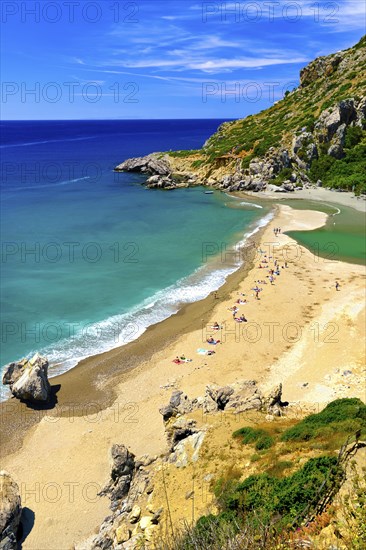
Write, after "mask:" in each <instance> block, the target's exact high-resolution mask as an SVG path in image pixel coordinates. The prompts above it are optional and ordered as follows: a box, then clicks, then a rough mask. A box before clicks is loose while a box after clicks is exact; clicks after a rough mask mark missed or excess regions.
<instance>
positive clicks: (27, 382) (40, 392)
mask: <svg viewBox="0 0 366 550" xmlns="http://www.w3.org/2000/svg"><path fill="white" fill-rule="evenodd" d="M3 384H4V385H9V386H10V391H11V393H12V394H13V395H14V397H17V398H18V399H21V400H23V401H29V402H31V403H38V402H47V401H49V400H50V397H51V386H50V383H49V381H48V360H47V359H45V358H44V357H41V356H40V355H39V354H38V353H36V354H35V355H34V356H33V357H32V358H31V359H29V360H28V359H22V360H21V361H19V362H16V363H10V364H9V365H8V366H7V367H6V369H5V372H4V375H3Z"/></svg>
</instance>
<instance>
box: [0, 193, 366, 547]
mask: <svg viewBox="0 0 366 550" xmlns="http://www.w3.org/2000/svg"><path fill="white" fill-rule="evenodd" d="M319 191H321V190H319ZM304 193H306V192H305V191H304ZM333 195H334V197H337V196H343V194H340V193H337V194H336V193H332V197H333ZM286 198H287V196H286ZM294 198H300V197H299V195H298V194H296V196H295V197H294ZM306 198H311V197H306ZM321 200H323V198H322V199H321ZM324 200H325V197H324ZM326 200H328V201H330V200H332V202H336V201H335V200H334V199H330V198H328V199H326ZM355 200H357V199H355ZM357 203H360V205H363V207H364V206H365V202H364V201H357ZM276 209H277V211H276V215H275V217H274V219H273V220H272V221H271V222H270V223H269V225H268V226H266V227H265V229H264V230H262V231H261V232H260V233H258V234H257V235H256V236H255V237H254V240H255V241H256V247H255V249H252V250H251V251H250V252H249V253H248V259H247V262H246V265H245V266H243V267H242V268H241V269H239V270H238V271H237V272H236V273H234V274H233V275H232V276H231V277H229V279H228V281H227V283H226V284H225V285H224V286H223V287H222V288H221V289H220V290H219V291H218V296H217V299H216V298H215V296H214V294H211V295H210V296H209V297H208V298H206V299H205V300H203V301H201V302H197V303H195V304H191V305H189V306H187V307H186V308H184V309H183V310H182V311H180V312H179V313H178V314H177V315H175V316H173V317H172V318H170V319H168V320H167V321H164V322H162V323H160V324H159V325H156V326H154V327H151V328H150V329H149V330H148V331H147V332H146V333H145V334H144V335H143V336H142V337H140V338H139V339H138V340H137V341H135V342H133V343H131V344H129V345H127V346H125V347H123V348H118V349H115V350H112V351H111V352H108V353H105V354H102V355H99V356H96V357H91V358H89V359H87V360H85V361H83V362H82V363H80V364H79V365H78V366H77V367H76V368H75V369H73V370H72V371H69V372H68V373H65V374H64V375H62V376H59V377H56V378H53V379H52V384H53V385H56V386H58V385H59V386H60V388H59V390H58V392H57V404H56V406H55V408H54V409H52V410H48V411H34V410H32V409H28V408H27V407H26V406H24V405H23V404H20V403H17V402H15V400H11V401H8V402H7V403H4V404H2V405H1V406H0V411H1V425H0V434H1V440H2V451H1V468H2V469H6V470H8V471H9V472H10V473H11V474H12V476H13V477H14V478H15V480H16V481H17V482H18V484H19V486H20V489H21V495H22V504H23V506H24V507H26V508H27V509H28V510H26V517H27V521H28V523H29V534H28V533H26V535H27V536H26V538H25V541H24V543H23V548H24V549H27V550H40V549H42V550H43V549H44V550H46V549H57V550H64V549H65V550H67V549H70V548H72V547H73V545H74V544H75V543H77V542H78V541H81V540H83V539H85V538H86V537H88V536H89V535H90V534H92V533H93V532H94V531H95V529H96V528H97V527H98V526H99V525H100V523H101V522H102V520H103V518H104V517H105V516H107V515H108V511H109V508H108V505H109V501H108V499H107V498H105V497H103V498H100V497H97V496H96V493H97V492H98V491H99V490H100V489H101V488H102V487H103V486H104V484H105V483H106V482H107V480H108V476H109V464H108V451H109V449H110V447H111V445H112V444H113V443H124V444H125V445H127V446H128V447H129V448H130V449H131V450H132V451H133V452H134V453H135V454H136V455H142V454H146V453H147V454H150V455H159V454H160V453H162V452H163V451H164V450H165V448H166V441H165V435H164V427H163V421H162V417H161V415H160V413H159V408H160V407H161V406H162V405H164V404H166V403H167V402H168V400H169V397H170V394H171V392H172V389H181V390H183V391H184V392H186V393H187V394H188V395H189V396H190V397H192V398H193V397H197V396H200V395H203V394H204V391H205V386H206V385H207V384H208V383H217V384H220V385H225V384H227V383H233V382H234V381H236V380H246V379H252V380H256V381H257V382H258V384H259V385H260V387H262V388H263V389H270V388H271V387H272V386H273V385H274V384H276V383H278V382H282V383H283V396H284V399H286V400H287V401H289V402H290V405H291V406H293V407H296V406H300V404H301V405H303V404H310V405H312V406H316V407H320V408H321V407H323V406H324V405H325V404H326V403H327V402H329V401H331V400H332V399H334V398H337V397H348V396H352V397H360V398H361V399H363V400H364V399H365V390H366V388H365V383H364V380H365V366H364V365H365V347H364V326H365V305H364V289H365V269H364V267H363V266H358V265H352V264H347V263H343V262H336V261H329V260H325V259H323V258H319V257H316V256H314V255H313V254H311V253H310V252H309V251H308V250H306V249H305V248H303V247H300V246H298V245H297V244H296V243H295V241H293V240H292V239H291V238H289V237H288V236H287V235H286V234H285V232H286V231H289V230H297V229H301V230H310V229H315V228H317V227H321V226H322V225H324V223H325V221H326V215H325V214H323V213H321V212H314V211H295V210H293V209H291V208H290V207H288V206H284V205H280V206H277V207H276ZM276 227H280V228H281V233H280V234H279V235H278V236H275V234H274V232H273V229H274V228H276ZM274 259H276V260H277V262H278V265H279V266H280V275H279V276H277V277H276V278H275V280H274V284H271V283H270V281H269V278H268V277H267V275H268V270H267V269H266V267H267V266H266V264H265V263H262V262H263V261H264V260H268V262H270V265H273V261H274ZM259 265H262V267H261V268H260V267H259ZM286 265H287V267H286ZM336 280H338V281H339V283H340V290H339V291H338V292H337V291H336V289H335V281H336ZM258 281H265V283H263V282H258ZM256 285H258V287H259V288H261V289H262V290H261V292H259V293H258V297H259V298H260V299H256V296H255V291H254V290H253V288H255V287H256ZM238 300H241V301H243V302H244V300H245V301H246V303H243V304H238V308H239V315H241V314H244V315H245V317H246V319H247V322H246V323H238V322H236V321H235V320H234V319H233V314H232V311H230V308H232V307H233V305H234V304H235V303H236V302H237V301H238ZM216 321H217V322H218V323H219V325H220V326H221V327H222V328H221V329H220V330H218V331H213V329H212V328H211V327H212V326H213V324H214V323H215V322H216ZM211 335H212V336H213V337H214V338H215V339H219V340H220V342H219V343H218V344H217V345H215V346H210V344H208V343H207V341H206V340H207V338H208V337H209V336H211ZM198 349H206V350H208V349H211V350H214V351H215V354H213V355H211V356H207V355H199V354H198V353H197V350H198ZM183 354H184V356H185V357H187V358H189V359H192V361H190V362H187V363H183V364H175V363H174V362H173V360H174V358H175V357H176V356H181V355H183ZM14 433H15V434H16V436H15V437H14Z"/></svg>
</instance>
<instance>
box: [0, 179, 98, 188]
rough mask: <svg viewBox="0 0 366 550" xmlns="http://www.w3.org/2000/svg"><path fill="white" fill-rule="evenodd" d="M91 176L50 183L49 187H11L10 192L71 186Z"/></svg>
mask: <svg viewBox="0 0 366 550" xmlns="http://www.w3.org/2000/svg"><path fill="white" fill-rule="evenodd" d="M90 178H91V176H84V177H82V178H75V179H72V180H64V181H59V182H57V183H49V184H47V185H28V186H24V187H11V188H10V189H9V191H24V190H26V191H31V190H32V189H48V188H49V187H59V186H63V185H70V184H71V183H76V182H77V181H83V180H88V179H90Z"/></svg>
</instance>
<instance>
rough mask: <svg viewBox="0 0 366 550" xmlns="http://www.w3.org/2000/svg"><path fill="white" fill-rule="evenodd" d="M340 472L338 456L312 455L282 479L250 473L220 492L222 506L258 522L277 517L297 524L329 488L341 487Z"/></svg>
mask: <svg viewBox="0 0 366 550" xmlns="http://www.w3.org/2000/svg"><path fill="white" fill-rule="evenodd" d="M340 473H341V471H340V469H339V466H338V463H337V458H336V457H333V456H332V457H329V456H321V457H318V458H312V459H310V460H308V461H307V462H306V464H305V465H304V466H303V467H302V468H301V469H300V470H298V471H297V472H295V473H293V474H291V475H289V476H286V477H283V478H277V477H273V476H271V475H269V474H268V473H264V474H258V475H251V476H249V477H248V478H247V479H245V480H244V481H243V482H241V483H237V484H236V486H232V487H230V489H229V490H226V491H224V492H223V493H221V494H219V495H218V496H219V505H220V508H221V510H222V511H231V512H235V513H236V514H237V517H238V518H240V517H242V516H243V515H245V516H248V515H250V516H252V518H253V522H254V523H256V522H258V525H260V524H261V523H263V522H265V523H268V522H270V521H271V519H273V518H274V517H276V518H277V520H278V521H277V523H278V525H279V526H282V527H285V526H288V525H293V526H294V527H295V526H297V525H299V524H300V523H301V521H302V519H303V518H304V517H305V516H306V515H307V513H308V511H309V510H311V509H313V507H314V506H315V505H316V504H317V503H318V502H319V501H320V499H321V498H322V497H323V496H324V494H325V493H326V491H328V490H329V489H330V488H334V487H335V488H336V487H337V486H338V484H339V482H340V477H339V476H340Z"/></svg>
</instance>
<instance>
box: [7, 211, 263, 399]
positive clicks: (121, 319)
mask: <svg viewBox="0 0 366 550" xmlns="http://www.w3.org/2000/svg"><path fill="white" fill-rule="evenodd" d="M272 218H273V213H269V214H267V215H266V216H264V217H263V218H262V219H261V220H259V221H257V222H256V225H255V227H253V228H251V229H249V230H248V231H246V232H245V233H244V235H243V237H242V239H241V240H240V241H239V242H237V243H236V244H234V245H233V246H232V247H231V250H232V251H236V250H238V248H239V249H241V248H242V247H243V246H245V244H246V243H247V241H248V239H249V238H250V237H252V236H253V235H255V234H256V233H257V232H258V231H259V230H260V229H261V228H262V227H264V226H265V225H267V224H268V223H269V221H270V220H271V219H272ZM226 257H229V258H232V257H233V258H234V260H233V261H231V263H228V264H227V265H226V263H225V262H224V261H223V259H222V258H221V257H216V258H213V259H212V260H211V261H210V262H209V263H207V264H204V265H203V266H200V267H199V268H197V269H196V270H195V271H194V272H193V273H192V274H190V275H188V276H187V277H184V278H182V279H180V280H178V281H177V282H176V283H174V284H173V285H171V286H169V287H167V288H165V289H162V290H159V291H157V292H156V293H155V294H154V295H153V296H149V297H148V298H146V299H145V300H144V301H142V302H141V303H139V304H137V305H136V306H134V307H133V308H132V309H131V310H130V311H128V312H126V313H122V314H120V315H114V316H112V317H109V318H108V319H105V320H103V321H100V322H96V323H89V324H87V325H85V326H84V327H80V329H79V330H76V331H75V333H74V334H73V336H72V337H70V338H65V339H63V340H60V341H58V342H54V343H53V344H52V345H49V346H46V347H44V348H42V349H41V350H32V351H31V352H30V353H29V357H30V356H31V355H32V354H34V353H35V352H36V351H40V353H41V354H42V355H45V356H46V357H47V358H48V360H49V362H50V365H51V366H50V369H49V375H50V376H56V375H58V374H61V373H63V372H66V371H67V370H70V368H72V367H74V366H75V365H76V364H77V363H78V362H79V361H81V360H82V359H85V358H86V357H90V356H91V355H96V354H98V353H102V352H105V351H109V350H111V349H114V348H116V347H120V346H124V345H126V344H128V343H129V342H132V341H133V340H136V339H137V338H138V337H139V336H141V335H142V334H143V333H144V332H145V331H146V330H147V328H148V327H150V326H152V325H154V324H156V323H159V322H161V321H163V320H165V319H167V318H168V317H170V316H171V315H174V314H175V313H177V312H178V311H179V309H180V308H181V307H182V306H183V305H185V304H189V303H192V302H197V301H199V300H202V299H204V298H206V297H207V296H208V295H209V294H210V293H211V292H213V291H215V290H218V289H219V288H220V287H221V286H222V285H223V284H224V283H225V281H226V279H227V277H228V276H229V275H231V274H232V273H234V272H235V271H236V270H237V269H238V268H239V267H240V266H241V265H242V264H243V262H244V260H243V257H242V255H241V254H233V255H230V249H228V250H227V251H225V258H226ZM2 397H3V395H2Z"/></svg>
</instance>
